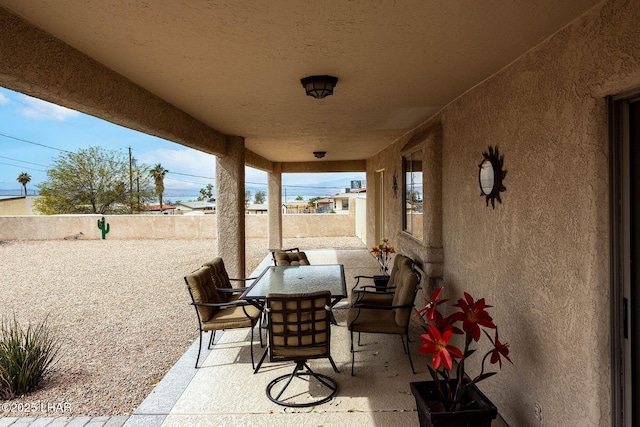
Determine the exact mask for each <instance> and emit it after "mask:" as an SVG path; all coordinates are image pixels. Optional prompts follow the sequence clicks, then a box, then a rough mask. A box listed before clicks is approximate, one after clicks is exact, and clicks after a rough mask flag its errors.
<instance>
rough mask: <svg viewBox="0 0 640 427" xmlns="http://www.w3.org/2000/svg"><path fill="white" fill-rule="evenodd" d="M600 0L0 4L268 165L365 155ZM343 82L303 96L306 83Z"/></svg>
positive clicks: (63, 0) (35, 0)
mask: <svg viewBox="0 0 640 427" xmlns="http://www.w3.org/2000/svg"><path fill="white" fill-rule="evenodd" d="M597 2H598V1H597V0H483V1H469V0H440V1H436V0H405V1H384V0H378V1H373V0H369V1H366V0H353V1H345V0H323V1H293V0H270V1H262V0H250V1H232V0H226V1H221V0H213V1H211V0H182V1H177V0H153V1H151V0H148V1H129V0H0V6H3V7H5V8H6V9H8V10H9V11H11V12H13V13H15V14H17V15H19V16H21V17H22V18H23V19H25V20H26V21H28V22H30V23H32V24H33V25H35V26H37V27H39V28H41V29H43V30H44V31H46V32H48V33H50V34H52V35H53V36H55V37H57V38H59V39H60V40H62V41H64V42H66V43H68V44H69V45H71V46H73V47H74V48H76V49H78V50H80V51H81V52H83V53H85V54H86V55H88V56H90V57H92V58H94V59H95V60H97V61H99V62H101V63H102V64H104V65H105V66H107V67H109V68H111V69H113V70H114V71H116V72H118V73H120V74H121V75H123V76H124V77H126V78H127V79H129V80H131V81H132V82H134V83H136V84H137V85H139V86H141V87H143V88H145V89H146V90H148V91H150V92H152V93H154V94H156V95H157V96H159V97H161V98H163V99H164V100H166V101H167V102H169V103H171V104H173V105H175V106H176V107H178V108H180V109H182V110H184V111H185V112H187V113H188V114H190V115H192V116H193V117H195V118H197V119H198V120H200V121H202V122H204V123H206V124H207V125H209V126H211V127H212V128H214V129H216V130H218V131H220V132H223V133H226V134H230V135H239V136H243V137H245V138H246V146H247V148H249V149H250V150H252V151H254V152H255V153H257V154H259V155H261V156H263V157H265V158H267V159H269V160H272V161H309V160H312V159H313V155H312V152H313V151H317V150H321V151H326V152H327V156H326V157H325V159H326V160H353V159H364V158H367V157H369V156H371V155H373V154H375V153H376V152H378V151H380V150H382V149H383V148H384V147H386V146H388V145H389V144H391V143H392V142H393V141H394V140H395V139H396V138H398V137H400V136H401V135H403V134H404V133H406V132H407V131H408V130H410V129H411V128H412V127H414V126H415V125H416V124H418V123H419V122H421V121H423V120H425V119H427V118H428V117H429V116H430V115H432V114H433V113H435V112H437V111H438V110H440V109H441V108H442V107H443V106H444V105H446V104H447V103H449V102H451V101H452V100H453V99H455V98H456V97H457V96H459V95H460V94H462V93H463V92H465V91H466V90H468V89H470V88H471V87H473V86H474V85H476V84H478V83H479V82H481V81H483V80H484V79H486V78H487V77H489V76H491V75H492V74H493V73H495V72H497V71H498V70H500V69H501V68H503V67H504V66H506V65H508V64H509V63H510V62H512V61H513V60H515V59H516V58H517V57H519V56H520V55H522V54H523V53H524V52H526V51H527V50H528V49H530V48H532V47H533V46H535V45H536V44H538V43H539V42H540V41H541V40H543V39H544V38H546V37H548V36H549V35H551V34H552V33H554V32H555V31H557V30H558V29H560V28H562V27H563V26H564V25H566V24H567V23H568V22H570V21H572V20H573V19H575V18H576V17H577V16H579V15H580V14H582V13H583V12H584V11H586V10H587V9H588V8H589V7H591V6H592V5H593V4H595V3H597ZM313 74H330V75H334V76H337V77H338V78H339V81H338V84H337V86H336V89H335V93H334V95H333V96H330V97H327V98H325V99H323V100H316V99H313V98H310V97H307V96H305V94H304V91H303V89H302V86H301V85H300V78H302V77H305V76H308V75H313Z"/></svg>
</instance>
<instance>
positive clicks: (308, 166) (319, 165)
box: [282, 160, 367, 173]
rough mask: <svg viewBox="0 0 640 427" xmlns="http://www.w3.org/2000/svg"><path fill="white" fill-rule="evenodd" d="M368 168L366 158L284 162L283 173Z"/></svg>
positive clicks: (364, 170) (360, 169) (357, 170)
mask: <svg viewBox="0 0 640 427" xmlns="http://www.w3.org/2000/svg"><path fill="white" fill-rule="evenodd" d="M366 170H367V161H366V160H343V161H328V162H322V161H318V162H290V163H282V173H305V172H366Z"/></svg>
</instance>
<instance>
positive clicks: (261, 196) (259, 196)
mask: <svg viewBox="0 0 640 427" xmlns="http://www.w3.org/2000/svg"><path fill="white" fill-rule="evenodd" d="M266 197H267V193H265V192H264V191H257V192H256V195H255V198H254V200H253V202H254V203H255V204H256V205H261V204H263V203H264V200H265V198H266Z"/></svg>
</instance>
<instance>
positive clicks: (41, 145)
mask: <svg viewBox="0 0 640 427" xmlns="http://www.w3.org/2000/svg"><path fill="white" fill-rule="evenodd" d="M0 136H4V137H5V138H10V139H15V140H16V141H21V142H26V143H27V144H32V145H39V146H40V147H45V148H49V149H51V150H57V151H62V152H65V153H69V154H73V152H72V151H68V150H63V149H62V148H56V147H51V146H49V145H45V144H40V143H38V142H33V141H29V140H26V139H22V138H17V137H15V136H11V135H7V134H6V133H2V132H0Z"/></svg>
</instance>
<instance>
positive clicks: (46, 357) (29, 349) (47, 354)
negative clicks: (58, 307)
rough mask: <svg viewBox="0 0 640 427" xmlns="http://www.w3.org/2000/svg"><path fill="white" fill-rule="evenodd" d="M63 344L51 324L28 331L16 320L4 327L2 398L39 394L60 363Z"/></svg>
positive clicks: (4, 321) (0, 377) (0, 329)
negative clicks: (47, 378)
mask: <svg viewBox="0 0 640 427" xmlns="http://www.w3.org/2000/svg"><path fill="white" fill-rule="evenodd" d="M59 351H60V341H59V339H58V337H57V336H56V334H55V333H54V331H53V330H52V329H51V327H50V326H49V325H48V324H47V320H46V319H45V320H44V321H42V322H40V323H37V324H35V325H32V324H29V326H27V328H26V330H25V329H24V328H23V327H22V326H20V324H19V323H18V321H17V320H16V318H15V315H14V316H13V319H12V320H9V319H5V318H3V319H2V326H1V327H0V398H3V399H11V398H14V397H17V396H21V395H24V394H26V393H28V392H31V391H33V390H35V389H36V388H37V387H38V384H39V383H40V381H41V380H42V379H43V378H44V377H45V376H46V375H47V374H48V373H49V370H50V368H51V367H52V366H53V365H54V363H55V361H56V360H57V357H58V353H59Z"/></svg>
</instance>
